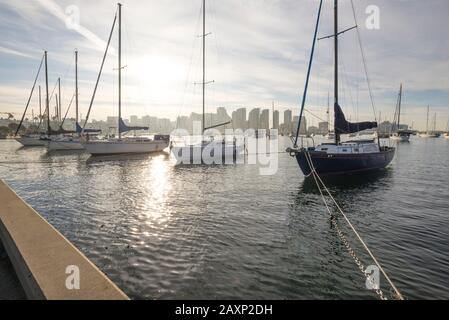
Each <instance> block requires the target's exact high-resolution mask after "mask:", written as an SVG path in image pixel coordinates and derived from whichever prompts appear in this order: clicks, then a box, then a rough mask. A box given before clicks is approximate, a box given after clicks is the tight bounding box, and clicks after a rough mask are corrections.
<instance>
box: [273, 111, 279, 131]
mask: <svg viewBox="0 0 449 320" xmlns="http://www.w3.org/2000/svg"><path fill="white" fill-rule="evenodd" d="M273 129H276V130H279V111H277V110H275V111H273Z"/></svg>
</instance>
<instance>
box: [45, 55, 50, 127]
mask: <svg viewBox="0 0 449 320" xmlns="http://www.w3.org/2000/svg"><path fill="white" fill-rule="evenodd" d="M45 91H46V95H45V108H46V110H47V135H50V133H51V128H50V103H49V101H48V67H47V51H45Z"/></svg>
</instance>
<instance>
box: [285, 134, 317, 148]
mask: <svg viewBox="0 0 449 320" xmlns="http://www.w3.org/2000/svg"><path fill="white" fill-rule="evenodd" d="M290 140H291V141H292V145H293V146H294V147H296V148H299V149H309V148H315V139H313V137H312V136H299V139H298V140H299V141H300V142H301V143H299V144H298V146H295V137H294V136H291V137H290Z"/></svg>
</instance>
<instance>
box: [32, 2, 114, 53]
mask: <svg viewBox="0 0 449 320" xmlns="http://www.w3.org/2000/svg"><path fill="white" fill-rule="evenodd" d="M38 2H39V3H40V4H41V5H42V6H43V7H44V8H45V9H46V10H47V11H48V12H49V13H51V14H52V15H54V16H55V17H56V18H58V19H59V20H60V21H62V22H63V23H64V24H67V21H68V19H69V17H68V16H67V15H66V13H65V11H64V10H63V9H62V7H61V6H59V5H58V4H56V3H55V2H54V1H53V0H38ZM70 30H74V31H76V32H78V33H79V34H80V35H82V36H83V37H84V38H86V39H87V40H89V41H90V42H91V43H92V44H93V45H94V48H95V49H97V50H99V51H104V50H105V48H106V44H107V43H106V41H103V40H102V39H101V38H100V37H98V36H97V35H96V34H95V33H93V32H92V31H90V30H89V29H87V28H86V27H83V26H82V25H81V24H79V22H78V25H77V26H76V27H75V28H71V29H70ZM110 50H111V53H112V54H115V50H114V48H112V47H111V48H110Z"/></svg>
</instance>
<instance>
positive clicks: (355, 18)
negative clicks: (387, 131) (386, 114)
mask: <svg viewBox="0 0 449 320" xmlns="http://www.w3.org/2000/svg"><path fill="white" fill-rule="evenodd" d="M351 7H352V13H353V15H354V21H355V24H356V25H357V26H358V21H357V15H356V13H355V7H354V1H353V0H351ZM356 31H357V38H358V40H359V46H360V53H361V55H362V61H363V68H364V71H365V77H366V82H367V85H368V91H369V97H370V100H371V106H372V108H373V112H374V119H375V120H376V122H378V120H377V112H376V107H375V105H374V97H373V92H372V90H371V81H370V78H369V76H368V66H367V64H366V59H365V51H364V50H363V45H362V37H361V36H360V30H359V27H357V28H356ZM378 128H379V127H378ZM377 131H379V130H377Z"/></svg>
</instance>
